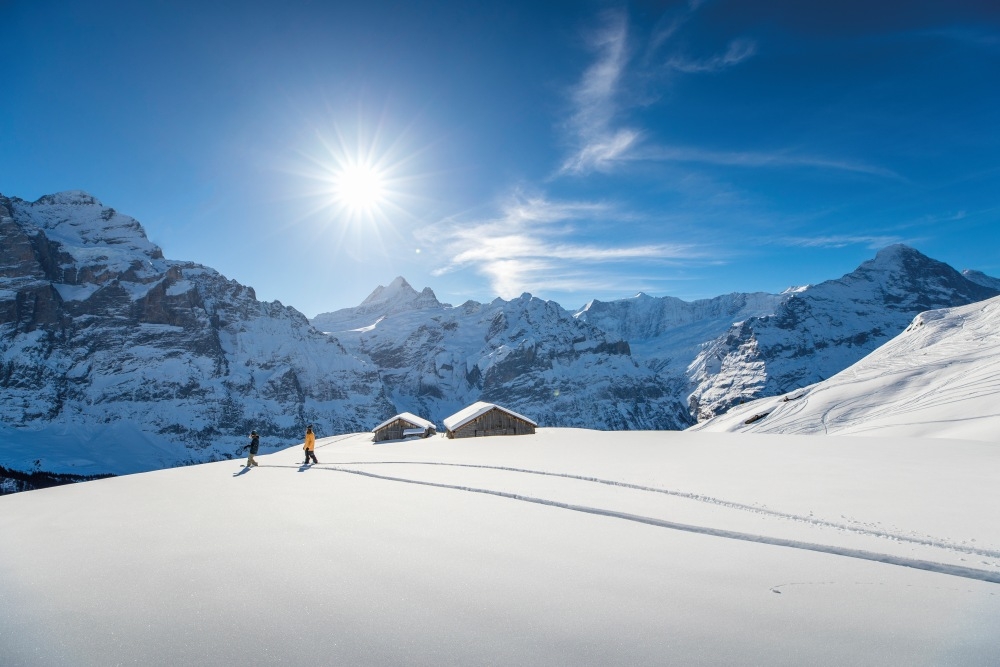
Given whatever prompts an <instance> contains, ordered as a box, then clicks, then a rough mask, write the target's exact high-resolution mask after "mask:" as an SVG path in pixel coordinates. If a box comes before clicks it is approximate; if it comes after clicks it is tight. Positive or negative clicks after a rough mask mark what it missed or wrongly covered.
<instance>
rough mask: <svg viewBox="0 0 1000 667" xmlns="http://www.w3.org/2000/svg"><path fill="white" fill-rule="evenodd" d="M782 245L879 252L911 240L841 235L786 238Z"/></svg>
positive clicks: (875, 235)
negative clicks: (866, 249)
mask: <svg viewBox="0 0 1000 667" xmlns="http://www.w3.org/2000/svg"><path fill="white" fill-rule="evenodd" d="M780 243H781V244H782V245H788V246H793V247H797V248H846V247H847V246H852V245H861V246H865V247H866V248H870V249H872V250H879V249H881V248H884V247H886V246H888V245H893V244H894V243H911V244H912V241H911V240H908V239H905V238H903V237H901V236H894V235H891V234H890V235H878V234H874V235H869V234H842V235H825V236H812V237H805V236H797V237H796V236H786V237H784V238H782V239H781V240H780Z"/></svg>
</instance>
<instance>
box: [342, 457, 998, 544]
mask: <svg viewBox="0 0 1000 667" xmlns="http://www.w3.org/2000/svg"><path fill="white" fill-rule="evenodd" d="M337 465H427V466H451V467H456V468H480V469H485V470H501V471H506V472H520V473H527V474H530V475H543V476H546V477H563V478H566V479H572V480H577V481H581V482H594V483H596V484H606V485H608V486H618V487H622V488H626V489H632V490H635V491H649V492H651V493H662V494H664V495H668V496H676V497H679V498H685V499H687V500H694V501H697V502H701V503H709V504H711V505H718V506H720V507H727V508H730V509H737V510H745V511H750V512H755V513H758V514H766V515H768V516H773V517H776V518H780V519H789V520H791V521H799V522H801V523H808V524H811V525H814V526H823V527H827V528H836V529H838V530H846V531H850V532H852V533H856V534H859V535H867V536H869V537H881V538H884V539H889V540H896V541H899V542H907V543H909V544H918V545H920V546H924V547H935V548H937V549H946V550H951V551H959V552H962V553H966V554H970V555H974V556H983V557H987V558H1000V551H991V550H989V549H977V548H975V547H968V546H962V545H959V544H954V543H952V542H946V541H943V540H933V539H927V538H920V537H910V536H908V535H900V534H897V533H892V532H888V531H882V530H870V529H868V528H858V527H855V526H850V525H848V524H843V523H837V522H835V521H827V520H825V519H813V518H809V517H806V516H801V515H798V514H790V513H787V512H778V511H776V510H769V509H765V508H761V507H757V506H754V505H746V504H744V503H737V502H733V501H729V500H722V499H720V498H713V497H712V496H705V495H701V494H697V493H689V492H686V491H672V490H670V489H661V488H657V487H655V486H643V485H641V484H631V483H629V482H618V481H615V480H611V479H601V478H600V477H586V476H583V475H571V474H569V473H560V472H546V471H544V470H529V469H525V468H511V467H507V466H489V465H479V464H474V463H444V462H436V461H349V462H346V461H345V462H342V463H339V464H337Z"/></svg>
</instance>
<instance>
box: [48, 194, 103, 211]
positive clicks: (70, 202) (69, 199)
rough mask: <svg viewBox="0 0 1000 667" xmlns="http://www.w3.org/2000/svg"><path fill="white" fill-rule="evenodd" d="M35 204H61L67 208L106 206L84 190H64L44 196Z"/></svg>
mask: <svg viewBox="0 0 1000 667" xmlns="http://www.w3.org/2000/svg"><path fill="white" fill-rule="evenodd" d="M33 203H35V204H61V205H65V206H101V207H103V206H104V204H102V203H101V202H100V200H99V199H98V198H97V197H95V196H94V195H92V194H90V193H89V192H85V191H83V190H63V191H62V192H54V193H52V194H49V195H42V196H41V197H39V198H38V199H36V200H35V201H34V202H33Z"/></svg>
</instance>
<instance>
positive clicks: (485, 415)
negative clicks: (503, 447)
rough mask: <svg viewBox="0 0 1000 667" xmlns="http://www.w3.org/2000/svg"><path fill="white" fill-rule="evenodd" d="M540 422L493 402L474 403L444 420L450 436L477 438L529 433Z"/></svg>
mask: <svg viewBox="0 0 1000 667" xmlns="http://www.w3.org/2000/svg"><path fill="white" fill-rule="evenodd" d="M537 426H538V424H536V423H535V422H533V421H531V420H530V419H528V418H527V417H525V416H524V415H519V414H517V413H516V412H512V411H510V410H508V409H507V408H502V407H500V406H499V405H494V404H493V403H484V402H483V401H480V402H478V403H473V404H472V405H470V406H469V407H467V408H465V409H464V410H460V411H458V412H456V413H455V414H453V415H452V416H450V417H448V418H447V419H445V420H444V427H445V429H446V432H447V434H448V437H449V438H475V437H479V436H484V435H529V434H531V433H534V432H535V427H537Z"/></svg>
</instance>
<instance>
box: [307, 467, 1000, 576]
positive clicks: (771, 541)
mask: <svg viewBox="0 0 1000 667" xmlns="http://www.w3.org/2000/svg"><path fill="white" fill-rule="evenodd" d="M324 470H332V471H336V472H343V473H347V474H349V475H359V476H361V477H369V478H372V479H381V480H385V481H389V482H403V483H406V484H416V485H419V486H430V487H434V488H438V489H451V490H454V491H465V492H468V493H482V494H484V495H490V496H498V497H500V498H508V499H511V500H519V501H522V502H527V503H534V504H537V505H545V506H548V507H556V508H559V509H566V510H571V511H573V512H582V513H584V514H593V515H596V516H606V517H610V518H613V519H623V520H625V521H633V522H635V523H642V524H646V525H649V526H656V527H658V528H668V529H670V530H679V531H683V532H687V533H696V534H699V535H708V536H711V537H722V538H726V539H730V540H740V541H742V542H755V543H757V544H767V545H771V546H778V547H788V548H791V549H801V550H803V551H814V552H817V553H825V554H830V555H833V556H844V557H846V558H855V559H858V560H867V561H872V562H876V563H885V564H886V565H896V566H898V567H909V568H913V569H916V570H924V571H926V572H936V573H938V574H947V575H951V576H953V577H962V578H964V579H974V580H977V581H983V582H987V583H992V584H1000V572H989V571H987V570H977V569H975V568H971V567H964V566H961V565H948V564H947V563H937V562H934V561H927V560H920V559H916V558H905V557H903V556H893V555H890V554H882V553H877V552H874V551H865V550H863V549H848V548H845V547H837V546H832V545H826V544H815V543H813V542H802V541H799V540H788V539H783V538H779V537H768V536H766V535H754V534H753V533H740V532H737V531H733V530H723V529H720V528H711V527H708V526H695V525H692V524H686V523H676V522H674V521H666V520H663V519H656V518H653V517H648V516H642V515H639V514H629V513H628V512H617V511H615V510H608V509H603V508H600V507H588V506H586V505H574V504H572V503H564V502H560V501H558V500H547V499H545V498H535V497H533V496H523V495H520V494H517V493H510V492H507V491H495V490H492V489H479V488H476V487H471V486H457V485H454V484H441V483H439V482H427V481H423V480H418V479H407V478H405V477H392V476H389V475H378V474H375V473H372V472H365V471H363V470H351V469H349V468H338V467H332V466H327V467H326V468H324Z"/></svg>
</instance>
